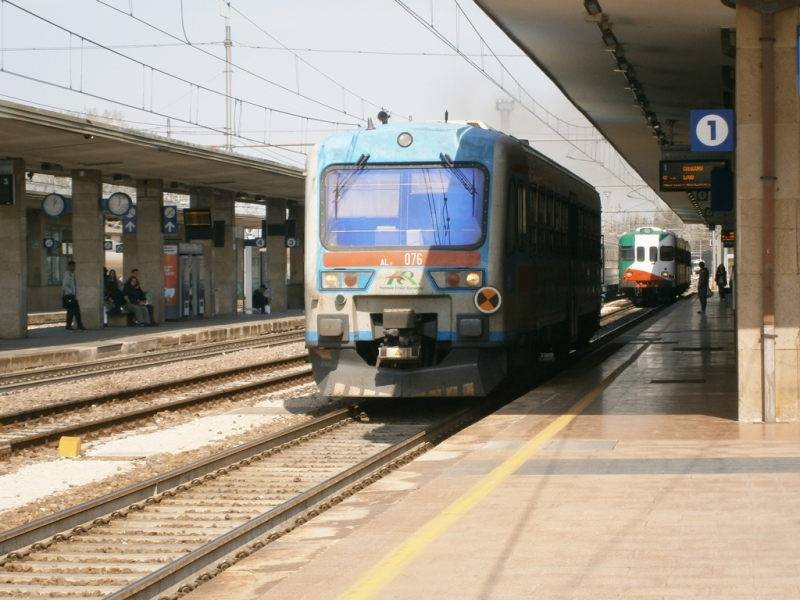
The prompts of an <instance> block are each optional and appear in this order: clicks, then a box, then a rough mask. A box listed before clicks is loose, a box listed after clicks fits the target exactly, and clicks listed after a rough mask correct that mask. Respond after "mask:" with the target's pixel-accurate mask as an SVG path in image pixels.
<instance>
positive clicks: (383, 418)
mask: <svg viewBox="0 0 800 600" xmlns="http://www.w3.org/2000/svg"><path fill="white" fill-rule="evenodd" d="M484 404H485V402H484ZM476 410H478V409H476V407H468V408H463V407H462V408H456V409H454V408H453V405H449V406H448V405H445V404H438V405H434V406H428V407H426V408H424V409H421V410H415V411H412V412H414V413H416V414H415V415H411V416H397V415H392V414H388V415H386V414H381V413H380V410H378V408H377V403H367V404H365V405H364V406H362V407H360V408H356V407H353V408H349V409H342V410H339V411H336V412H334V413H332V414H330V415H327V416H325V417H320V418H318V419H315V420H314V421H311V422H309V423H307V424H304V425H301V426H297V427H294V428H292V429H290V430H288V431H285V432H281V433H279V434H274V435H271V436H268V437H266V438H262V439H260V440H257V441H254V442H251V443H250V444H247V445H246V446H244V447H240V448H237V449H235V450H231V451H228V452H226V453H223V454H222V455H217V456H214V457H211V458H209V459H207V460H204V461H201V462H199V463H195V464H194V465H190V466H188V467H185V468H183V469H179V470H177V471H173V472H171V473H167V474H165V475H163V476H160V477H157V478H154V479H152V480H149V481H146V482H143V483H141V484H139V485H137V486H134V487H133V488H128V489H126V490H122V491H120V492H117V493H115V494H111V495H109V496H106V497H103V498H100V499H98V500H96V501H94V502H89V503H87V504H85V505H82V506H79V507H76V508H75V509H73V510H71V511H66V513H60V514H59V515H54V516H52V517H50V518H46V519H42V520H40V521H37V522H35V523H32V524H30V525H27V526H23V527H19V528H17V529H14V530H10V531H8V532H5V533H4V534H0V553H2V554H6V553H8V554H7V555H6V556H5V558H3V559H1V560H0V564H1V565H2V566H3V571H2V572H0V595H13V596H14V597H18V598H35V597H54V596H56V597H69V596H73V597H89V596H102V597H109V598H115V599H121V598H159V597H163V595H164V594H166V595H167V597H170V596H172V597H177V596H176V595H177V594H182V593H186V592H188V591H190V590H191V589H193V588H194V587H195V586H196V585H198V584H200V583H202V582H203V581H205V580H207V579H210V578H212V577H213V576H214V575H215V574H216V573H218V572H220V571H222V570H224V569H225V568H227V567H228V566H230V564H232V563H233V562H235V561H236V560H238V559H240V558H243V557H244V556H247V555H249V554H250V553H251V552H253V551H255V550H257V549H258V548H260V547H262V546H263V545H265V544H268V543H270V542H271V541H273V540H275V539H278V538H279V537H280V536H281V535H284V534H285V533H288V532H290V531H291V530H293V529H294V528H295V527H296V526H298V525H301V524H302V523H304V522H306V521H307V520H309V519H312V518H314V517H315V516H317V515H318V514H320V513H322V512H324V511H325V510H327V509H328V508H330V507H331V506H333V505H335V504H338V503H339V502H341V501H342V500H343V499H344V498H347V497H348V496H350V495H352V494H354V493H356V492H357V491H359V490H360V489H362V488H363V487H366V486H367V485H369V484H370V483H372V482H374V481H377V480H378V479H380V478H381V477H382V476H384V475H386V474H388V473H390V472H391V471H392V470H394V469H396V468H398V467H399V466H402V465H403V464H405V463H407V462H410V461H411V460H413V458H414V457H416V456H418V455H419V454H421V453H422V452H424V451H425V450H426V449H427V448H429V447H430V446H431V444H432V443H435V442H436V441H437V440H438V439H440V438H442V437H444V436H446V435H447V434H448V432H449V431H451V430H453V429H455V428H458V427H460V426H462V425H463V424H465V423H466V422H467V421H468V420H470V419H472V418H475V416H476V415H477V414H478V413H476V412H475V411H476ZM362 411H367V412H366V414H365V413H364V412H362ZM373 411H375V412H373ZM367 415H369V416H367ZM48 536H51V537H50V539H46V538H48ZM42 540H45V541H42Z"/></svg>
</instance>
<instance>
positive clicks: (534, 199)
mask: <svg viewBox="0 0 800 600" xmlns="http://www.w3.org/2000/svg"><path fill="white" fill-rule="evenodd" d="M528 198H529V201H530V205H531V206H530V211H531V222H530V227H529V232H530V236H531V253H532V254H536V252H537V241H538V235H537V231H536V224H537V223H538V221H539V194H538V190H537V189H536V186H535V185H531V187H530V188H529V190H528Z"/></svg>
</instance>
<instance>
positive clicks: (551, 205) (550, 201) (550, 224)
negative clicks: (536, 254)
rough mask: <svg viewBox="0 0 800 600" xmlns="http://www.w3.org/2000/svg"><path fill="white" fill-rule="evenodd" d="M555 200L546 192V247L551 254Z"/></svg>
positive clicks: (550, 193) (551, 193)
mask: <svg viewBox="0 0 800 600" xmlns="http://www.w3.org/2000/svg"><path fill="white" fill-rule="evenodd" d="M554 205H555V198H553V192H550V191H548V192H547V247H548V249H549V252H550V253H552V252H553V246H554V243H553V240H554V237H555V236H554V233H553V223H554V221H555V217H554V215H553V213H554V212H555V206H554Z"/></svg>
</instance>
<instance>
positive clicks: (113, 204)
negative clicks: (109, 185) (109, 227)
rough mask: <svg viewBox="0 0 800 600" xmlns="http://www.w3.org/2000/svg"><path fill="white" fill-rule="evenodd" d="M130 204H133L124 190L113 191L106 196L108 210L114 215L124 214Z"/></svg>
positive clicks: (129, 207) (120, 215)
mask: <svg viewBox="0 0 800 600" xmlns="http://www.w3.org/2000/svg"><path fill="white" fill-rule="evenodd" d="M131 206H133V201H132V200H131V197H130V196H128V194H126V193H124V192H114V193H113V194H111V195H110V196H109V197H108V211H109V212H110V213H111V214H112V215H114V216H115V217H122V216H124V215H126V214H127V213H128V211H129V210H130V209H131Z"/></svg>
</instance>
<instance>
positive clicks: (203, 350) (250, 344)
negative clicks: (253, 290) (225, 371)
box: [0, 330, 305, 394]
mask: <svg viewBox="0 0 800 600" xmlns="http://www.w3.org/2000/svg"><path fill="white" fill-rule="evenodd" d="M304 339H305V336H304V333H303V331H302V330H300V331H292V332H280V333H274V334H269V335H268V336H259V337H258V338H247V339H244V340H232V341H228V342H217V343H212V344H202V345H198V346H194V347H192V348H185V349H183V350H162V351H157V352H149V353H147V354H140V355H131V356H125V357H117V358H103V359H99V360H94V361H91V362H85V363H76V364H71V365H63V366H57V367H40V368H37V369H28V370H25V371H16V372H13V373H8V374H5V375H0V394H4V393H7V392H12V391H15V390H18V389H24V388H29V387H35V386H40V385H51V384H54V383H63V382H66V381H73V380H75V379H83V378H85V377H87V376H89V377H96V376H100V375H108V374H109V373H111V372H123V371H131V370H134V369H142V368H147V367H154V366H159V365H163V364H169V363H172V362H174V361H175V360H176V359H197V358H207V357H209V356H216V355H217V354H221V353H223V352H230V351H232V350H236V349H237V348H260V347H262V346H277V345H282V344H290V343H292V342H301V341H303V340H304ZM110 345H111V346H121V344H110Z"/></svg>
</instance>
